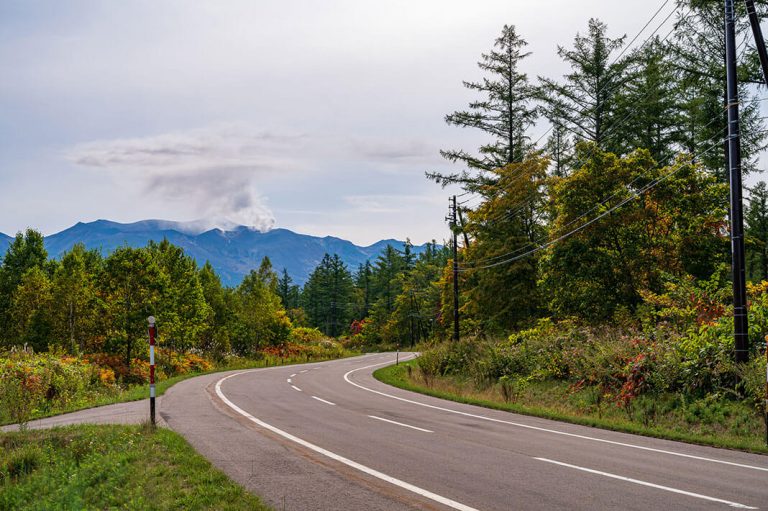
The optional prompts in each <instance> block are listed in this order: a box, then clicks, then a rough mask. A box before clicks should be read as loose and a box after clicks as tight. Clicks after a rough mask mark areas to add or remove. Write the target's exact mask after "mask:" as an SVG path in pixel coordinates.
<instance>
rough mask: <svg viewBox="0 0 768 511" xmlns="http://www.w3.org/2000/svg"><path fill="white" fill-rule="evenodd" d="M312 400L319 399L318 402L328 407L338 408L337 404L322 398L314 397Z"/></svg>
mask: <svg viewBox="0 0 768 511" xmlns="http://www.w3.org/2000/svg"><path fill="white" fill-rule="evenodd" d="M312 399H317V400H318V401H320V402H321V403H325V404H327V405H331V406H336V403H331V402H330V401H326V400H325V399H323V398H321V397H317V396H312Z"/></svg>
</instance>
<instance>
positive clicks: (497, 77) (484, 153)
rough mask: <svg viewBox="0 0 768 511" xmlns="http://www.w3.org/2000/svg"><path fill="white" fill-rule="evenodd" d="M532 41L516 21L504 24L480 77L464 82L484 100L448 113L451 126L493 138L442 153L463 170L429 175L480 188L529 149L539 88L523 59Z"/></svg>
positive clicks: (482, 63)
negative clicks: (471, 147)
mask: <svg viewBox="0 0 768 511" xmlns="http://www.w3.org/2000/svg"><path fill="white" fill-rule="evenodd" d="M527 44H528V43H526V41H525V40H524V39H523V38H522V37H520V36H519V35H518V34H517V32H516V31H515V27H514V25H504V28H503V29H502V32H501V36H500V37H499V38H498V39H496V42H495V44H494V47H493V49H492V50H491V51H490V52H489V53H484V54H482V56H481V60H480V62H478V66H479V67H480V69H481V70H482V71H483V72H484V73H485V76H484V77H483V79H482V80H481V81H477V82H472V81H467V82H464V87H466V88H467V89H469V90H471V91H475V92H477V93H478V94H479V95H480V99H478V100H477V101H473V102H472V103H470V104H469V109H468V110H459V111H456V112H453V113H452V114H448V115H447V116H446V117H445V121H446V122H447V123H448V124H449V125H451V126H457V127H460V128H470V129H475V130H480V131H482V132H484V133H486V134H488V136H489V141H488V142H487V143H485V144H483V145H482V146H480V148H479V150H478V152H477V153H476V154H473V153H471V152H468V151H465V150H463V149H449V150H444V151H441V154H442V155H443V157H444V158H445V159H447V160H448V161H450V162H453V163H460V164H462V165H463V166H464V167H465V168H464V169H463V170H462V171H461V172H458V173H452V174H441V173H438V172H429V173H427V177H429V178H430V179H432V180H434V181H436V182H437V183H439V184H441V185H443V186H446V185H449V184H459V185H461V186H463V187H464V188H465V189H467V190H472V191H481V190H482V189H483V187H484V186H485V185H493V184H494V182H493V177H494V176H492V175H489V174H488V172H489V171H492V170H493V169H496V168H499V167H503V166H504V165H507V164H509V163H513V162H519V161H521V160H522V159H523V157H524V156H525V154H526V153H527V152H528V150H529V149H530V140H529V139H528V136H527V130H528V128H530V126H531V125H532V124H533V123H534V122H535V120H536V116H537V109H536V106H535V105H534V101H535V96H536V94H535V88H534V87H533V86H532V85H531V84H530V82H529V80H528V76H527V75H526V74H525V73H523V72H522V71H521V70H520V63H521V62H522V61H523V59H525V58H526V57H528V56H529V55H530V53H528V52H525V51H524V48H525V47H526V46H527Z"/></svg>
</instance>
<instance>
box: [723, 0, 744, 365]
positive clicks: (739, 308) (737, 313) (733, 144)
mask: <svg viewBox="0 0 768 511" xmlns="http://www.w3.org/2000/svg"><path fill="white" fill-rule="evenodd" d="M735 23H736V15H735V12H734V0H725V70H726V77H727V82H728V88H727V91H728V94H727V96H728V97H727V109H728V137H727V145H728V171H729V175H730V201H731V257H732V259H731V261H732V269H733V325H734V343H735V359H736V362H746V361H747V360H749V337H748V324H747V279H746V272H745V269H744V266H745V264H744V213H743V211H742V197H741V193H742V184H741V140H740V133H739V92H738V84H737V77H736V27H735Z"/></svg>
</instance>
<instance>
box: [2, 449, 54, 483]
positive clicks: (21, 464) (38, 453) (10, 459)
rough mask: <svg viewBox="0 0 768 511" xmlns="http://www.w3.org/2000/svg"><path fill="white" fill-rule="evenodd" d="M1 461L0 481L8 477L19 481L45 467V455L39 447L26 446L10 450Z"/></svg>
mask: <svg viewBox="0 0 768 511" xmlns="http://www.w3.org/2000/svg"><path fill="white" fill-rule="evenodd" d="M1 461H2V463H0V481H2V480H3V479H5V478H6V477H7V478H9V479H19V478H20V477H23V476H25V475H27V474H31V473H32V472H34V471H35V470H36V469H37V468H39V467H40V466H41V465H43V463H45V453H44V452H43V450H42V449H41V448H40V447H39V446H37V445H34V444H25V445H23V446H21V447H20V448H18V449H13V450H9V451H8V452H7V453H5V454H4V455H3V458H2V459H1Z"/></svg>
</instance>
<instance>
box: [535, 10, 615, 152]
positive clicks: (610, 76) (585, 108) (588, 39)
mask: <svg viewBox="0 0 768 511" xmlns="http://www.w3.org/2000/svg"><path fill="white" fill-rule="evenodd" d="M607 32H608V27H607V25H606V24H605V23H603V22H601V21H600V20H597V19H595V18H592V19H590V20H589V27H588V30H587V34H586V35H581V34H576V38H575V40H574V43H573V49H566V48H564V47H562V46H558V49H557V53H558V55H559V56H560V58H562V59H563V60H564V61H565V62H566V63H567V64H568V65H570V66H571V71H570V72H569V73H568V74H566V75H565V76H564V80H563V82H562V83H560V82H557V81H555V80H553V79H550V78H543V77H539V80H540V81H541V87H540V90H539V97H540V99H541V100H542V102H543V104H544V115H545V116H546V117H547V118H548V119H549V120H550V121H551V122H553V123H554V124H555V125H559V126H562V127H564V128H566V129H568V130H569V131H570V132H571V133H573V135H574V137H575V139H576V140H575V141H577V142H578V141H591V142H594V143H595V144H597V146H598V147H599V148H601V149H608V150H612V149H613V147H615V145H616V143H615V140H614V137H613V136H612V133H611V129H612V122H613V121H615V120H616V108H617V105H616V97H617V94H618V92H619V88H620V87H621V85H622V82H623V81H624V80H625V78H626V71H627V67H628V65H629V61H628V60H627V59H620V60H618V61H615V62H614V58H613V54H614V53H615V52H616V50H618V49H619V48H621V46H622V45H623V44H624V39H625V37H624V36H622V37H619V38H617V39H611V38H609V37H608V36H607V35H606V34H607Z"/></svg>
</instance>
